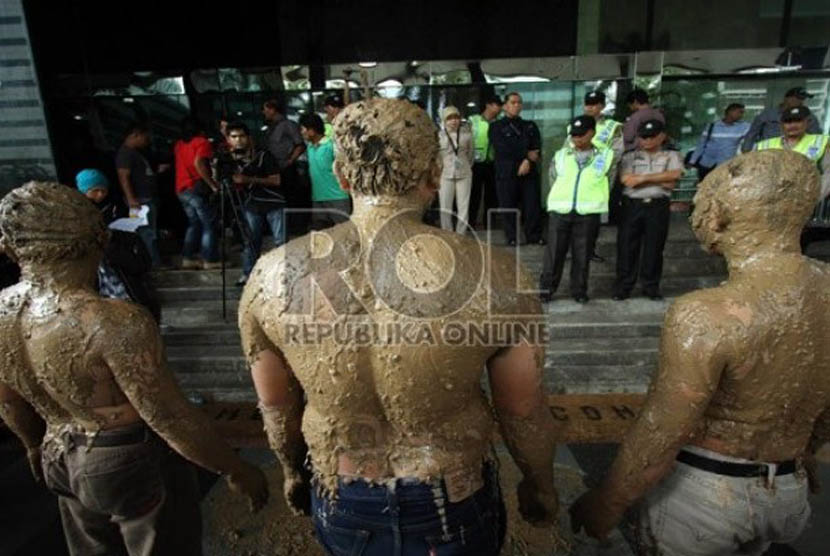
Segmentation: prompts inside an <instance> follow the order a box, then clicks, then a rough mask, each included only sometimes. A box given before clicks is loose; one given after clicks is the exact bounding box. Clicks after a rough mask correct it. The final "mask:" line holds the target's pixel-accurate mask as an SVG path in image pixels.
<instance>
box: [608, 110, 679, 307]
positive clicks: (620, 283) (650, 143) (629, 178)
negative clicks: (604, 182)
mask: <svg viewBox="0 0 830 556" xmlns="http://www.w3.org/2000/svg"><path fill="white" fill-rule="evenodd" d="M664 130H665V124H664V123H663V122H661V121H660V120H646V121H645V122H643V123H642V124H640V127H639V128H638V130H637V136H638V147H637V148H636V149H635V150H633V151H629V152H627V153H625V154H624V155H623V157H622V161H621V164H620V166H621V168H620V181H621V182H622V184H623V186H624V189H623V197H622V206H621V211H620V216H621V219H620V220H621V221H620V224H619V227H618V230H617V281H616V284H615V286H614V296H613V299H614V300H616V301H621V300H623V299H628V298H629V297H630V296H631V290H632V289H633V288H634V285H635V284H636V283H637V275H638V274H639V275H640V276H641V280H642V283H643V294H644V295H645V296H646V297H648V298H649V299H652V300H660V299H663V296H662V295H661V294H660V277H661V275H662V273H663V248H664V247H665V245H666V237H667V236H668V233H669V204H670V200H671V192H672V190H673V189H674V187H675V186H676V185H677V180H679V179H680V176H681V175H683V161H682V160H681V159H680V155H679V154H678V152H677V151H676V150H670V149H667V148H666V147H664V143H665V141H666V134H665V132H664ZM641 248H642V259H641V258H640V251H641Z"/></svg>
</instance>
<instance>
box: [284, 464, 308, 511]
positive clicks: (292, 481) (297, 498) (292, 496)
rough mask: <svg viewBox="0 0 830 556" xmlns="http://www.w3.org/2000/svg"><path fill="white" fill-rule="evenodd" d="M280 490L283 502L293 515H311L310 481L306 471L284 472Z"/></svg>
mask: <svg viewBox="0 0 830 556" xmlns="http://www.w3.org/2000/svg"><path fill="white" fill-rule="evenodd" d="M283 471H285V469H283ZM282 492H283V495H284V496H285V503H286V504H287V505H288V508H289V509H290V510H291V512H292V513H293V514H294V515H311V482H310V477H308V476H307V474H306V473H302V472H300V471H291V472H286V473H285V480H284V481H283V483H282Z"/></svg>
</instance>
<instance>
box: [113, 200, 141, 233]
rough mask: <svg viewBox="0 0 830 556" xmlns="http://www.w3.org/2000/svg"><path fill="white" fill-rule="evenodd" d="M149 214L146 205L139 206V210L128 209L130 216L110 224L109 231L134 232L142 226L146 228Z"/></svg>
mask: <svg viewBox="0 0 830 556" xmlns="http://www.w3.org/2000/svg"><path fill="white" fill-rule="evenodd" d="M149 213H150V207H149V206H148V205H141V208H139V209H132V208H131V209H130V216H129V217H128V218H119V219H118V220H113V221H112V222H110V225H109V228H110V230H119V231H122V232H135V231H136V230H137V229H139V228H140V227H142V226H148V225H149V224H150V221H149V220H148V219H147V215H148V214H149Z"/></svg>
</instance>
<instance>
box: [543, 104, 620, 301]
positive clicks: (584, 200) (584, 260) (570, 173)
mask: <svg viewBox="0 0 830 556" xmlns="http://www.w3.org/2000/svg"><path fill="white" fill-rule="evenodd" d="M569 129H570V141H569V142H568V144H567V145H566V146H564V147H562V148H561V149H559V150H558V151H557V152H556V154H555V155H554V157H553V161H552V162H551V165H550V181H551V184H552V185H551V189H550V193H549V194H548V201H547V204H548V212H549V223H548V245H547V247H546V248H545V256H544V266H543V269H542V276H541V277H540V280H539V286H540V287H539V289H540V290H541V291H542V294H541V298H542V301H543V302H548V301H550V300H551V298H552V297H553V294H554V292H555V291H556V289H557V287H558V286H559V281H560V280H561V279H562V269H563V268H564V265H565V257H566V256H567V254H568V249H569V248H570V250H571V295H572V296H573V298H574V300H575V301H576V302H577V303H586V302H587V301H588V269H589V265H590V255H591V252H592V251H593V248H594V245H593V243H594V240H595V238H596V229H597V228H599V215H600V214H602V213H603V212H607V211H608V192H609V185H608V176H609V175H611V174H612V173H613V172H614V170H615V164H616V162H615V159H614V151H613V150H611V149H610V148H608V147H605V146H602V145H601V144H598V143H597V142H595V141H594V137H595V135H596V121H595V120H594V118H592V117H591V116H585V115H583V116H578V117H577V118H575V119H574V120H573V121H572V122H571V125H570V127H569Z"/></svg>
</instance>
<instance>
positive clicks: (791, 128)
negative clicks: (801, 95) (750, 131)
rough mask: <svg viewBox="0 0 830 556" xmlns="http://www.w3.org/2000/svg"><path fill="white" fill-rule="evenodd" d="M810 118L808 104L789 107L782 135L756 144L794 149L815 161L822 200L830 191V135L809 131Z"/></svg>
mask: <svg viewBox="0 0 830 556" xmlns="http://www.w3.org/2000/svg"><path fill="white" fill-rule="evenodd" d="M810 120H811V118H810V109H809V108H807V107H806V106H795V107H793V108H788V109H787V110H785V111H784V112H783V113H782V114H781V130H782V136H781V137H773V138H772V139H764V140H763V141H759V142H758V143H756V144H755V150H758V151H762V150H765V149H786V150H792V151H795V152H797V153H801V154H803V155H804V156H806V157H807V158H809V159H810V160H812V161H813V162H815V163H816V164H817V165H818V170H819V173H820V174H821V193H820V195H819V200H822V199H824V198H825V197H827V194H828V193H830V155H828V153H827V144H828V141H830V137H828V136H827V135H820V134H813V133H807V127H808V125H809V124H810Z"/></svg>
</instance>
